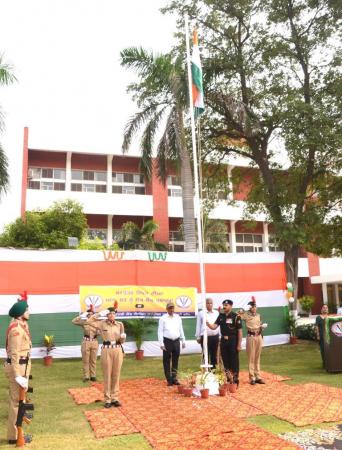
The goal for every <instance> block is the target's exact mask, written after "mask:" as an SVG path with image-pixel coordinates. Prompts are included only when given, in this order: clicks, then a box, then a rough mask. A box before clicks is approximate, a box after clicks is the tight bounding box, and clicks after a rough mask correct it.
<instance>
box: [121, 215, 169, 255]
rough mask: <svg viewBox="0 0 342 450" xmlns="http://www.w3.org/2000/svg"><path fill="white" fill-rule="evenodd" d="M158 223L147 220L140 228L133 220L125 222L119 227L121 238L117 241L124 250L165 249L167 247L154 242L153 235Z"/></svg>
mask: <svg viewBox="0 0 342 450" xmlns="http://www.w3.org/2000/svg"><path fill="white" fill-rule="evenodd" d="M158 228H159V225H158V224H157V223H156V222H154V221H153V220H147V221H146V222H145V223H144V225H143V226H142V228H139V226H138V225H137V224H136V223H134V222H125V223H124V224H123V225H122V227H121V239H120V240H119V241H118V245H119V246H120V248H122V249H124V250H135V249H139V250H166V249H167V247H166V246H165V245H163V244H161V243H159V242H156V241H155V240H154V238H153V235H154V233H155V232H156V231H158Z"/></svg>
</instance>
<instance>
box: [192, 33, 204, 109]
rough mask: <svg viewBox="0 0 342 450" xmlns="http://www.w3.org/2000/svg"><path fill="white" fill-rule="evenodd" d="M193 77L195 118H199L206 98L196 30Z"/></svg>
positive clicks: (193, 49) (194, 34)
mask: <svg viewBox="0 0 342 450" xmlns="http://www.w3.org/2000/svg"><path fill="white" fill-rule="evenodd" d="M191 76H192V98H193V107H194V112H195V118H197V117H198V116H199V115H200V114H202V112H203V111H204V97H203V77H202V65H201V58H200V51H199V48H198V37H197V31H196V30H195V31H194V33H193V47H192V57H191Z"/></svg>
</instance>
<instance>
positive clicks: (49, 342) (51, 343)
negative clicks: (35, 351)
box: [42, 334, 56, 355]
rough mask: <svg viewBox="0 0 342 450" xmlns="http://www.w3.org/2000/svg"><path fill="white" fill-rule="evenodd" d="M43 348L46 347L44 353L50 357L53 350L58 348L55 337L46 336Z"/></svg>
mask: <svg viewBox="0 0 342 450" xmlns="http://www.w3.org/2000/svg"><path fill="white" fill-rule="evenodd" d="M43 346H44V347H45V350H42V351H44V352H45V353H46V355H49V354H50V353H51V352H52V350H54V349H55V348H56V347H55V338H54V336H53V335H47V334H45V335H44V339H43Z"/></svg>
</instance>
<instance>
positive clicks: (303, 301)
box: [298, 295, 315, 313]
mask: <svg viewBox="0 0 342 450" xmlns="http://www.w3.org/2000/svg"><path fill="white" fill-rule="evenodd" d="M298 301H299V303H300V306H301V307H302V310H303V311H305V312H307V313H309V312H310V311H311V308H312V306H313V304H314V303H315V297H312V296H311V295H303V297H301V298H299V299H298Z"/></svg>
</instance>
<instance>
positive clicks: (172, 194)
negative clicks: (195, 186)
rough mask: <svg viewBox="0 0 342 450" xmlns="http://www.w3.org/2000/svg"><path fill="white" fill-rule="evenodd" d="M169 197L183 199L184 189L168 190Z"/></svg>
mask: <svg viewBox="0 0 342 450" xmlns="http://www.w3.org/2000/svg"><path fill="white" fill-rule="evenodd" d="M167 195H168V196H169V197H181V196H182V189H179V188H178V189H168V190H167Z"/></svg>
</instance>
